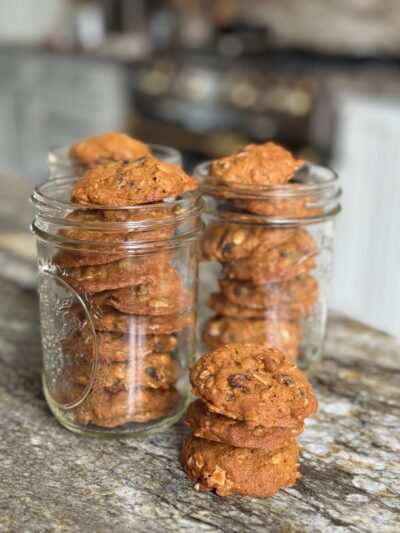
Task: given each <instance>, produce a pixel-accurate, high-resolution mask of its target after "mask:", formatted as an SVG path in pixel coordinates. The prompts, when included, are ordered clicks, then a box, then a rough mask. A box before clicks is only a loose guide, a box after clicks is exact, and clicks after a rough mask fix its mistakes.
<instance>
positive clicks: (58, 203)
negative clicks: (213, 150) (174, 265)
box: [30, 176, 203, 250]
mask: <svg viewBox="0 0 400 533" xmlns="http://www.w3.org/2000/svg"><path fill="white" fill-rule="evenodd" d="M76 179H78V177H77V176H73V177H71V176H70V177H63V178H54V179H52V180H47V181H45V182H43V183H42V184H39V185H38V186H37V187H36V188H35V189H34V192H33V194H32V195H31V198H30V200H31V203H32V204H33V205H34V206H35V208H36V214H35V219H34V221H33V223H32V225H31V229H32V231H33V233H34V234H35V235H36V237H37V238H38V239H42V240H46V238H48V237H50V236H52V238H53V240H54V239H56V240H57V241H60V242H61V241H62V242H63V243H66V244H68V245H71V246H72V247H73V246H75V245H78V244H79V245H82V243H84V244H85V245H87V246H97V247H103V248H107V246H109V245H110V240H109V239H108V240H107V239H106V238H105V239H96V240H92V239H90V238H87V239H86V238H85V239H82V240H79V239H76V238H70V237H66V236H62V235H61V234H60V230H64V229H72V230H77V229H79V230H81V231H82V232H83V234H84V232H92V231H95V232H97V231H98V232H99V233H104V234H107V235H109V234H111V233H114V232H115V233H117V232H123V233H130V232H132V233H133V235H132V237H133V238H132V239H131V240H129V239H127V240H124V241H123V242H121V243H118V242H117V243H114V242H113V247H115V246H118V245H120V246H123V247H125V248H126V249H132V250H133V249H136V248H140V249H148V248H151V247H152V246H162V245H165V246H174V245H175V244H176V243H178V242H180V241H182V240H187V239H191V238H195V237H197V236H198V234H199V232H200V231H201V230H202V222H201V214H202V212H203V203H202V199H201V190H200V188H197V189H195V190H194V191H188V192H185V193H182V194H181V195H180V196H177V197H172V198H166V199H165V200H164V201H160V202H155V203H149V204H139V205H131V206H121V207H119V206H112V207H111V206H101V205H96V204H86V205H82V204H77V203H74V202H71V201H66V200H63V199H59V198H57V197H55V195H56V193H57V192H58V193H59V194H60V192H61V194H63V193H64V194H66V193H67V192H69V190H70V189H71V188H72V185H73V183H74V180H76ZM63 187H64V188H63ZM46 189H49V190H50V191H53V196H52V195H51V194H49V191H48V190H47V191H46ZM60 189H61V191H60ZM163 210H164V212H163ZM77 211H79V212H80V213H83V214H84V215H85V214H87V215H89V214H91V213H93V212H96V213H99V214H100V213H101V214H103V218H100V219H99V220H93V219H92V220H91V219H90V217H88V220H85V217H83V219H82V220H74V219H73V218H69V217H68V215H69V214H70V213H72V212H77ZM157 211H158V212H159V213H160V215H162V216H160V217H157V216H156V217H154V216H152V215H151V214H153V213H154V212H156V213H157ZM105 213H109V215H110V216H109V217H108V218H107V215H106V216H104V214H105ZM115 213H118V214H119V215H121V214H122V217H121V218H120V219H119V218H118V217H116V218H115V217H114V216H112V215H114V214H115ZM146 213H149V216H148V218H146ZM125 215H128V216H127V217H126V218H125ZM129 215H133V217H132V219H131V218H130V216H129ZM135 215H142V216H140V217H138V219H136V220H135ZM168 226H172V227H175V228H176V232H175V233H173V234H171V237H170V238H167V239H165V238H160V239H157V238H155V239H154V240H153V239H148V238H147V239H146V238H145V239H140V238H137V233H142V232H143V234H145V233H146V232H148V231H149V232H151V231H153V230H157V229H159V228H162V227H168ZM135 234H136V235H135ZM46 236H47V237H46ZM134 237H136V238H134ZM111 242H112V241H111ZM168 243H169V244H168Z"/></svg>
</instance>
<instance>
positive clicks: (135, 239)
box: [32, 177, 203, 437]
mask: <svg viewBox="0 0 400 533" xmlns="http://www.w3.org/2000/svg"><path fill="white" fill-rule="evenodd" d="M75 180H76V178H75V179H71V178H70V177H66V178H55V179H53V180H49V181H47V182H46V183H44V184H42V185H40V186H38V187H37V188H36V189H35V191H34V193H33V195H32V202H33V204H34V206H35V208H36V214H35V219H34V221H33V223H32V231H33V233H34V234H35V236H36V239H37V250H38V265H39V302H40V316H41V330H42V345H43V386H44V392H45V396H46V399H47V402H48V404H49V406H50V408H51V410H52V412H53V413H54V415H55V416H56V417H57V419H58V420H59V421H60V422H61V423H62V424H63V425H64V426H66V427H67V428H69V429H70V430H72V431H75V432H78V433H84V434H89V435H98V436H101V437H114V436H116V437H123V436H136V435H142V434H147V433H150V432H154V431H158V430H160V429H162V428H164V427H166V426H168V425H170V424H172V423H173V422H174V421H176V420H177V419H178V418H179V417H180V415H181V414H182V412H183V411H184V409H185V406H186V403H187V400H188V396H189V384H188V376H187V370H188V367H189V366H190V364H192V362H193V360H194V355H195V323H196V300H197V268H198V257H199V250H200V247H199V238H200V235H201V231H202V227H203V223H202V221H201V212H202V201H201V196H200V191H198V190H197V191H193V192H187V193H184V194H182V195H181V196H179V197H176V198H171V199H168V200H166V201H164V202H159V203H153V204H146V205H138V206H132V207H126V208H118V209H115V208H114V209H110V208H102V207H99V206H82V205H78V204H73V203H71V201H70V200H69V198H70V193H71V188H72V187H73V185H74V182H75Z"/></svg>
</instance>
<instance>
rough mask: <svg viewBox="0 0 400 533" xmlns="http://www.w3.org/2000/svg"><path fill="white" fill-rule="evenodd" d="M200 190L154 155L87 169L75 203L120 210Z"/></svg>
mask: <svg viewBox="0 0 400 533" xmlns="http://www.w3.org/2000/svg"><path fill="white" fill-rule="evenodd" d="M196 188H197V181H196V180H195V179H194V178H192V177H191V176H188V175H187V174H186V173H185V172H184V171H183V170H182V169H181V168H179V167H176V166H175V165H171V164H169V163H164V162H162V161H159V160H158V159H155V158H154V157H151V156H145V157H141V158H140V159H136V160H135V161H125V162H124V161H121V162H116V163H108V164H107V165H104V166H97V167H95V168H93V169H91V170H88V171H87V172H85V174H83V176H82V177H81V178H80V179H79V180H78V181H77V182H76V183H75V185H74V188H73V190H72V201H73V202H76V203H79V204H97V205H102V206H110V207H120V206H128V205H137V204H146V203H149V202H157V201H160V200H163V199H165V198H170V197H175V196H178V195H180V194H181V193H183V192H185V191H190V190H194V189H196Z"/></svg>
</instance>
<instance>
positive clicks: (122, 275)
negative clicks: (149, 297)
mask: <svg viewBox="0 0 400 533" xmlns="http://www.w3.org/2000/svg"><path fill="white" fill-rule="evenodd" d="M170 268H171V263H170V256H169V255H168V254H157V255H149V256H136V257H126V258H123V259H120V260H119V261H114V262H113V263H107V264H104V265H96V266H85V267H77V268H70V269H65V270H64V271H63V274H64V276H65V277H66V278H67V280H68V282H69V283H70V284H71V285H72V287H74V289H75V290H77V291H78V292H80V293H85V292H100V291H105V290H107V289H120V288H123V287H128V286H130V285H139V284H142V283H151V282H152V281H154V280H155V279H156V278H157V277H159V276H162V275H163V272H164V271H165V270H167V269H170Z"/></svg>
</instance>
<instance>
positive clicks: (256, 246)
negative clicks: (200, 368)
mask: <svg viewBox="0 0 400 533" xmlns="http://www.w3.org/2000/svg"><path fill="white" fill-rule="evenodd" d="M303 164H304V163H303V161H299V160H296V159H294V158H293V157H292V155H291V154H290V153H289V152H288V151H287V150H285V149H284V148H282V147H280V146H277V145H276V144H273V143H266V144H263V145H249V146H247V147H245V148H243V149H239V150H237V151H236V152H234V153H233V154H232V155H230V156H227V157H223V158H221V159H217V160H215V161H213V162H212V163H211V165H210V169H209V178H208V181H209V182H210V183H212V184H214V185H217V186H218V185H221V186H222V187H223V189H224V193H221V194H223V195H224V196H225V197H226V202H227V204H229V205H230V206H231V207H230V212H229V216H225V217H224V219H223V220H222V219H219V220H215V217H214V218H211V220H210V222H209V224H208V226H207V230H206V233H205V236H204V239H203V257H204V259H206V260H210V261H217V262H219V263H220V265H221V269H222V277H221V278H220V279H219V280H218V283H219V289H220V290H219V292H217V293H214V294H212V295H211V296H210V298H209V300H208V306H209V307H210V309H211V310H213V311H214V312H215V313H216V315H215V316H214V317H212V318H210V319H209V320H208V321H207V322H206V324H205V326H204V329H203V340H204V341H205V342H206V343H207V345H208V346H209V347H210V348H211V349H215V348H217V347H219V346H223V345H224V344H226V343H229V342H252V343H257V344H265V345H268V346H274V347H276V348H278V349H281V350H282V351H284V352H285V353H286V354H287V355H289V356H290V357H291V358H292V359H293V360H294V359H296V357H297V355H298V354H299V348H300V341H301V326H300V324H301V319H302V318H303V317H307V316H309V314H310V312H311V309H312V307H313V306H314V305H315V304H316V302H317V300H318V292H319V291H318V282H317V280H316V279H315V277H313V276H312V275H311V271H312V270H313V269H314V268H315V266H316V263H315V256H316V255H317V253H318V249H317V245H316V242H315V240H314V239H313V237H312V236H311V235H310V233H309V232H308V231H306V230H305V229H301V228H300V227H299V226H298V225H297V226H296V224H291V225H290V224H286V225H285V224H274V223H273V222H272V223H271V222H267V221H266V219H265V217H267V216H268V217H274V216H277V217H282V216H284V217H302V216H309V215H311V214H315V213H316V212H318V211H317V210H318V208H317V207H310V206H309V203H310V201H311V200H312V199H310V198H303V197H297V198H292V199H290V191H293V190H296V188H297V187H298V185H297V184H295V183H293V182H290V180H291V179H292V178H293V175H294V174H295V172H296V171H297V170H298V169H299V168H301V166H302V165H303ZM289 182H290V183H289ZM277 185H279V186H280V187H281V190H282V189H283V187H284V186H285V187H286V186H287V190H288V191H289V194H288V197H287V198H283V199H279V198H280V197H279V196H278V199H274V198H272V199H271V198H269V199H265V198H263V197H262V196H260V195H259V196H258V197H259V198H260V199H258V197H257V194H258V191H259V189H260V187H261V188H262V190H263V193H264V194H265V192H266V191H268V188H270V187H274V186H277ZM244 188H245V190H246V192H247V194H248V193H249V192H252V194H250V198H248V197H246V196H245V195H244V194H241V192H240V191H243V190H244ZM216 190H218V187H216ZM271 190H272V189H271ZM228 193H229V194H228ZM238 215H240V216H239V217H238ZM238 218H239V219H240V221H238ZM270 220H271V219H270Z"/></svg>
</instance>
